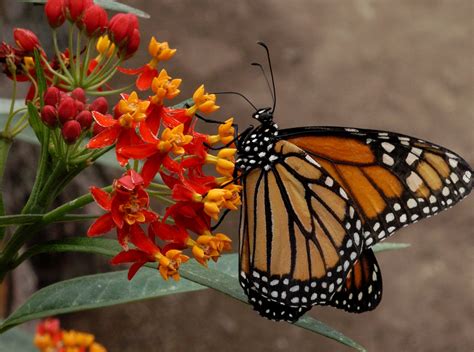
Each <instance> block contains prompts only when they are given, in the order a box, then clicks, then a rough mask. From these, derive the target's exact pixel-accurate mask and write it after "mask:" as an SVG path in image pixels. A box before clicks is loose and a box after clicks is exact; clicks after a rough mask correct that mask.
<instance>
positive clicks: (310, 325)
mask: <svg viewBox="0 0 474 352" xmlns="http://www.w3.org/2000/svg"><path fill="white" fill-rule="evenodd" d="M295 325H296V326H299V327H300V328H303V329H306V330H309V331H312V332H315V333H318V334H320V335H323V336H326V337H329V338H330V339H332V340H336V341H338V342H339V343H342V344H343V345H346V346H349V347H352V348H354V349H356V350H358V351H361V352H366V351H367V350H366V349H365V348H364V347H363V346H361V345H359V344H358V343H357V342H355V341H354V340H352V339H350V338H348V337H347V336H345V335H343V334H342V333H340V332H339V331H337V330H335V329H333V328H331V327H329V326H327V325H326V324H323V323H321V322H320V321H319V320H316V319H314V318H311V317H310V316H308V315H304V316H302V317H301V318H300V319H299V320H298V321H297V322H296V323H295Z"/></svg>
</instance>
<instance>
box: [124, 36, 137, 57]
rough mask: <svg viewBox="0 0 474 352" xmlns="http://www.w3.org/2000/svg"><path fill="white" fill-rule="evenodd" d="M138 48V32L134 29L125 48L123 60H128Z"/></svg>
mask: <svg viewBox="0 0 474 352" xmlns="http://www.w3.org/2000/svg"><path fill="white" fill-rule="evenodd" d="M139 46H140V31H139V30H138V29H134V30H133V32H132V35H131V36H130V38H129V40H128V42H127V46H126V47H125V58H126V59H128V58H129V57H131V56H132V55H133V54H135V52H136V51H137V50H138V47H139Z"/></svg>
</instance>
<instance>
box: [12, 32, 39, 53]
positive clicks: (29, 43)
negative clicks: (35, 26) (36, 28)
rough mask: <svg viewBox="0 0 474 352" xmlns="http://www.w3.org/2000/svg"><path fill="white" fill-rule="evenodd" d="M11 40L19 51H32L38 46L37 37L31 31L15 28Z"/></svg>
mask: <svg viewBox="0 0 474 352" xmlns="http://www.w3.org/2000/svg"><path fill="white" fill-rule="evenodd" d="M13 38H15V42H16V44H17V45H18V46H19V47H20V49H22V50H25V51H33V50H34V49H35V48H38V47H39V46H40V44H39V40H38V37H37V36H36V34H34V33H33V32H32V31H30V30H28V29H23V28H15V29H14V30H13Z"/></svg>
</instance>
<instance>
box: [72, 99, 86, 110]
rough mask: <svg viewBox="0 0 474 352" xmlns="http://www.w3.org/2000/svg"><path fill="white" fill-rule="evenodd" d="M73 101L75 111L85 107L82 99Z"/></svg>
mask: <svg viewBox="0 0 474 352" xmlns="http://www.w3.org/2000/svg"><path fill="white" fill-rule="evenodd" d="M74 102H75V103H76V111H82V110H84V109H85V107H86V104H84V103H83V102H82V101H79V100H75V101H74Z"/></svg>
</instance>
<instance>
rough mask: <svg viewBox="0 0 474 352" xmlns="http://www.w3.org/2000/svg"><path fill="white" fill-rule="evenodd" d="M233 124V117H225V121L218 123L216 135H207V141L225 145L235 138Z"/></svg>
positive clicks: (211, 143) (212, 143)
mask: <svg viewBox="0 0 474 352" xmlns="http://www.w3.org/2000/svg"><path fill="white" fill-rule="evenodd" d="M233 124H234V118H233V117H231V118H229V119H227V120H226V121H225V123H223V124H220V125H219V128H218V129H217V134H216V135H210V136H207V143H209V144H210V145H214V144H216V143H219V142H221V143H222V144H224V145H226V144H229V143H230V142H232V140H233V139H234V138H235V128H234V126H233Z"/></svg>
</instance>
